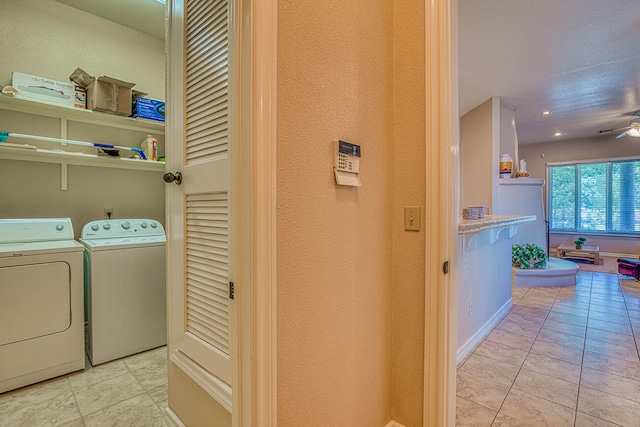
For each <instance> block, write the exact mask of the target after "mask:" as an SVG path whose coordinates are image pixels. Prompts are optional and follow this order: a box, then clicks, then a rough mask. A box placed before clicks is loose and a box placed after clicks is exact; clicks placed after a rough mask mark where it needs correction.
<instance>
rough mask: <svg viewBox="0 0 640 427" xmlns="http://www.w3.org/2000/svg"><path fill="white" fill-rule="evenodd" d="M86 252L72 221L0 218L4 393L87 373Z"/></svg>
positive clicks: (0, 342) (0, 355)
mask: <svg viewBox="0 0 640 427" xmlns="http://www.w3.org/2000/svg"><path fill="white" fill-rule="evenodd" d="M82 252H83V246H82V245H81V244H79V243H78V242H76V241H75V240H74V239H73V226H72V224H71V220H70V219H69V218H45V219H33V218H30V219H0V393H1V392H5V391H8V390H13V389H15V388H19V387H23V386H26V385H29V384H33V383H36V382H39V381H44V380H47V379H49V378H54V377H57V376H59V375H64V374H67V373H69V372H73V371H78V370H81V369H84V363H85V355H84V339H83V338H84V327H83V326H84V315H83V305H82V302H83V291H82V268H83V266H82Z"/></svg>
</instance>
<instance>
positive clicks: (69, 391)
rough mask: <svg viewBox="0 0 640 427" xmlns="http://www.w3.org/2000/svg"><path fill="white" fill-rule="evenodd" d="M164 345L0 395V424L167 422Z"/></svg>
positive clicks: (78, 426) (79, 425)
mask: <svg viewBox="0 0 640 427" xmlns="http://www.w3.org/2000/svg"><path fill="white" fill-rule="evenodd" d="M166 407H167V348H166V347H160V348H157V349H154V350H150V351H147V352H144V353H139V354H136V355H133V356H129V357H125V358H123V359H119V360H115V361H113V362H108V363H105V364H102V365H98V366H96V367H91V365H90V364H89V363H88V361H87V367H86V368H85V370H84V371H82V372H76V373H73V374H69V375H65V376H62V377H58V378H54V379H52V380H49V381H45V382H42V383H39V384H35V385H32V386H29V387H24V388H21V389H18V390H13V391H10V392H7V393H3V394H0V426H11V427H14V426H16V427H17V426H20V427H22V426H24V427H40V426H66V427H82V426H86V427H93V426H96V427H98V426H99V427H103V426H127V427H129V426H141V427H143V426H145V427H146V426H154V427H155V426H163V427H164V426H168V424H167V423H166V422H165V419H164V408H166Z"/></svg>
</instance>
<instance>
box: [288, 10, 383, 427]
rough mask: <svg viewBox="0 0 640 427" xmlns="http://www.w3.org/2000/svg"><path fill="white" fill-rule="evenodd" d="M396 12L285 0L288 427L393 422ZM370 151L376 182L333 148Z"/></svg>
mask: <svg viewBox="0 0 640 427" xmlns="http://www.w3.org/2000/svg"><path fill="white" fill-rule="evenodd" d="M392 19H393V3H392V2H387V1H384V0H378V1H371V0H352V1H347V2H345V1H342V0H325V1H321V2H319V1H315V0H280V1H279V2H278V116H277V138H278V140H277V144H278V147H277V168H278V176H277V263H278V264H277V280H278V284H277V286H278V291H277V292H278V293H277V310H278V312H277V316H278V319H277V322H278V329H277V334H278V344H277V351H278V367H277V369H278V377H277V381H278V390H277V392H278V425H279V426H282V427H287V426H328V425H340V426H384V425H385V424H386V423H387V422H388V421H389V420H390V419H391V412H392V409H391V402H392V399H391V388H392V387H391V354H392V348H391V347H392V304H391V302H390V301H391V298H392V286H391V285H392V278H393V276H392V275H393V269H392V253H391V247H392V237H393V235H392V206H391V205H392V202H393V162H392V154H393V131H392V130H393V129H392V128H393V123H392V117H393V59H394V58H393V37H392V36H393V34H392V33H393V20H392ZM337 138H340V139H343V140H346V141H349V142H352V143H355V144H360V145H361V146H362V159H361V163H360V168H361V179H362V187H359V188H349V187H338V186H336V185H335V182H334V177H333V157H332V144H331V141H332V140H334V139H337Z"/></svg>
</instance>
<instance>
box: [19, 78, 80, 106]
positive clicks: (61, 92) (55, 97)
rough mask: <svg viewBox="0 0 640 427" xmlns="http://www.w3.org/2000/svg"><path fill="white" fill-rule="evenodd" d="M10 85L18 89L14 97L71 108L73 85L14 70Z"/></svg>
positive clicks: (73, 94) (73, 93) (73, 92)
mask: <svg viewBox="0 0 640 427" xmlns="http://www.w3.org/2000/svg"><path fill="white" fill-rule="evenodd" d="M11 86H13V87H14V88H16V89H18V91H19V92H18V93H17V95H16V98H20V99H26V100H29V101H35V102H41V103H44V104H51V105H60V106H63V107H70V108H73V102H74V97H75V85H74V84H73V83H65V82H59V81H56V80H51V79H47V78H44V77H38V76H32V75H30V74H24V73H20V72H17V71H14V72H13V73H12V75H11Z"/></svg>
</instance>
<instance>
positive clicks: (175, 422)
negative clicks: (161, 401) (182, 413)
mask: <svg viewBox="0 0 640 427" xmlns="http://www.w3.org/2000/svg"><path fill="white" fill-rule="evenodd" d="M164 415H165V418H166V420H167V421H168V422H169V424H171V425H172V426H174V427H187V426H185V425H184V423H183V422H182V421H181V420H180V418H179V417H178V416H177V415H176V413H175V412H173V411H172V410H171V408H166V409H165V410H164Z"/></svg>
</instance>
